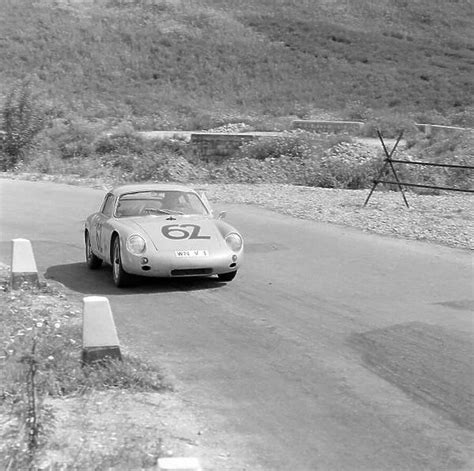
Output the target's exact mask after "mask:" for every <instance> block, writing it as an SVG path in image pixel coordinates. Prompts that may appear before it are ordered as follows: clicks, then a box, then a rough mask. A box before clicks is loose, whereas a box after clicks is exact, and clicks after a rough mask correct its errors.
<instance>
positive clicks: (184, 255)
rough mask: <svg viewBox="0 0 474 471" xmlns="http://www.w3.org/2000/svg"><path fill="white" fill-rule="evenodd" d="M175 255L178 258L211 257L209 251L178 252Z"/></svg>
mask: <svg viewBox="0 0 474 471" xmlns="http://www.w3.org/2000/svg"><path fill="white" fill-rule="evenodd" d="M174 253H175V255H176V256H177V257H178V258H190V257H209V251H208V250H176V251H175V252H174Z"/></svg>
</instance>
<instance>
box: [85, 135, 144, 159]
mask: <svg viewBox="0 0 474 471" xmlns="http://www.w3.org/2000/svg"><path fill="white" fill-rule="evenodd" d="M147 147H148V145H147V142H146V141H145V140H144V139H143V138H142V137H140V136H139V135H138V134H137V133H136V132H135V131H133V130H132V129H127V130H122V131H121V132H119V133H117V134H104V135H101V136H100V137H99V138H98V139H97V140H96V142H95V143H94V151H95V152H96V153H97V154H99V155H105V154H114V153H120V154H126V153H134V154H142V153H144V152H146V150H147Z"/></svg>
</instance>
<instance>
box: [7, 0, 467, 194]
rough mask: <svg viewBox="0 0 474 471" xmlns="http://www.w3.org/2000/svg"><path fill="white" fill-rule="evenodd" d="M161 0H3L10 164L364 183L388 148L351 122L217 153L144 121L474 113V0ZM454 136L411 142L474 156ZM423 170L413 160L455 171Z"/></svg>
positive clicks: (402, 118)
mask: <svg viewBox="0 0 474 471" xmlns="http://www.w3.org/2000/svg"><path fill="white" fill-rule="evenodd" d="M149 3H150V2H141V1H139V0H137V1H135V2H131V1H126V2H125V1H123V2H121V1H114V2H110V1H106V0H103V1H95V2H83V3H81V2H53V1H51V2H50V1H43V2H36V1H33V0H20V1H15V2H13V1H8V0H0V5H1V7H2V10H3V12H4V15H2V16H1V17H0V29H1V30H2V32H3V36H2V38H1V40H0V58H1V60H2V64H5V65H7V66H6V67H4V68H3V69H2V70H1V71H0V83H2V84H3V85H4V97H3V100H2V101H0V106H1V107H2V109H3V120H2V121H3V122H2V123H1V124H0V129H4V130H5V132H4V133H3V135H2V136H3V137H2V142H0V144H1V145H0V168H1V169H2V170H11V169H17V170H29V171H38V172H42V173H75V174H78V175H81V176H87V177H102V176H107V177H108V178H112V179H115V180H119V181H120V180H123V179H124V178H127V179H129V180H131V181H145V180H167V181H183V182H184V181H202V180H214V181H240V182H269V181H277V182H284V183H292V184H302V185H310V186H325V187H336V188H365V187H367V186H369V185H370V183H371V179H372V178H373V176H374V175H375V174H376V173H377V171H378V169H379V168H380V165H381V161H382V157H381V156H380V155H374V153H373V152H372V151H371V150H368V149H367V148H366V147H364V146H361V145H357V144H356V143H355V142H351V143H350V145H349V144H347V143H346V142H345V141H349V142H350V141H351V140H350V138H347V137H344V136H342V137H341V136H339V137H336V138H335V140H331V139H328V138H327V136H315V135H312V134H310V133H284V134H282V136H281V137H280V138H276V139H267V140H265V141H257V142H254V143H251V144H249V145H246V146H244V147H243V148H242V149H241V151H240V152H239V153H237V154H236V155H234V156H233V158H232V159H230V160H229V161H228V162H226V163H225V164H224V165H215V164H212V163H207V162H203V161H199V159H197V158H196V156H195V155H194V154H193V151H192V149H191V148H190V146H189V145H188V144H187V143H185V142H180V141H176V140H174V141H164V142H146V141H143V140H142V139H141V138H139V137H138V135H137V134H136V132H135V131H136V130H139V129H165V130H166V129H180V128H181V129H212V128H215V127H216V126H220V125H222V124H228V123H243V124H245V126H246V128H247V129H255V130H272V129H277V130H281V131H284V130H286V129H288V127H289V126H288V125H289V123H290V122H291V120H292V119H293V118H295V117H300V118H318V117H328V118H331V117H333V118H346V119H357V120H363V121H365V122H366V125H365V127H364V129H363V133H364V135H372V136H373V135H374V132H375V130H376V129H381V130H382V131H383V133H384V135H385V136H386V137H394V136H395V135H396V134H397V133H398V131H399V130H400V129H404V130H405V131H406V133H405V135H406V136H408V137H409V140H411V137H410V136H412V135H414V134H415V133H416V129H415V127H414V123H415V121H418V122H429V123H430V122H431V123H438V124H456V125H460V126H474V107H473V103H472V97H473V93H472V92H473V91H474V88H473V80H472V77H473V76H474V33H473V31H472V29H471V28H470V27H471V25H472V21H471V20H473V19H474V12H473V11H472V8H470V5H469V3H470V2H468V1H464V0H459V1H455V2H444V1H441V0H418V1H417V2H407V1H405V0H396V1H389V0H382V1H380V2H372V1H369V0H363V1H360V2H352V1H349V0H341V1H338V2H325V1H322V0H320V1H314V0H311V1H309V0H301V1H293V0H262V1H259V2H257V1H255V0H238V1H232V2H231V1H229V0H195V1H194V0H193V1H184V0H183V1H180V2H169V1H164V0H163V1H160V0H156V1H154V2H153V5H150V4H149ZM355 3H357V5H356V4H355ZM111 133H112V134H111ZM441 141H442V139H441ZM414 142H415V141H414ZM446 142H447V143H444V144H434V143H433V142H431V141H427V140H426V139H422V140H421V142H419V143H418V145H417V146H415V147H414V146H411V147H412V148H411V149H409V152H410V153H412V154H414V155H417V156H422V155H423V153H425V152H426V151H428V152H431V151H432V150H433V149H435V148H436V146H438V147H439V148H441V149H443V155H442V156H441V157H437V158H443V159H449V161H453V160H455V161H463V162H464V161H465V162H469V161H471V162H472V152H471V151H470V150H469V146H466V145H464V144H463V143H465V142H466V139H465V138H462V139H459V138H457V137H454V138H448V139H447V140H446ZM419 170H420V169H417V170H416V172H415V170H414V169H413V170H412V169H406V170H405V169H404V170H403V174H404V175H405V176H406V175H408V176H411V177H414V178H417V179H422V180H423V181H436V182H439V181H446V182H449V181H450V180H449V179H450V178H452V177H448V175H447V174H446V172H441V171H436V170H431V171H430V172H428V174H429V175H431V176H429V177H425V176H424V174H423V175H421V174H420V172H419ZM417 172H418V173H417ZM433 172H434V173H433ZM458 173H459V172H458ZM456 175H457V174H456ZM465 175H466V172H464V173H462V172H461V173H460V174H459V175H458V177H457V180H459V181H461V184H462V185H468V184H469V175H467V176H465Z"/></svg>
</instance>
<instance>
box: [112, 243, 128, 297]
mask: <svg viewBox="0 0 474 471" xmlns="http://www.w3.org/2000/svg"><path fill="white" fill-rule="evenodd" d="M112 255H113V256H112V277H113V279H114V283H115V286H117V288H123V287H124V286H127V285H128V284H129V283H130V275H129V274H128V273H127V272H126V271H125V270H124V269H123V266H122V257H121V255H120V239H119V238H118V237H115V239H114V244H113V249H112Z"/></svg>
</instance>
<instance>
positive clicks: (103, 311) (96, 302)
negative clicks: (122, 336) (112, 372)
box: [82, 296, 122, 364]
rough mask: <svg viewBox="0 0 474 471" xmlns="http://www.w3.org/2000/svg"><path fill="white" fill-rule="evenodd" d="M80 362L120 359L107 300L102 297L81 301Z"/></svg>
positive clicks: (115, 331)
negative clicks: (82, 305)
mask: <svg viewBox="0 0 474 471" xmlns="http://www.w3.org/2000/svg"><path fill="white" fill-rule="evenodd" d="M83 303H84V308H83V315H82V362H83V363H87V364H89V363H94V362H98V361H102V360H105V359H106V358H109V359H118V360H121V359H122V355H121V353H120V344H119V340H118V336H117V330H116V328H115V323H114V318H113V316H112V310H111V308H110V304H109V300H108V299H107V298H105V297H103V296H87V297H85V298H84V299H83Z"/></svg>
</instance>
